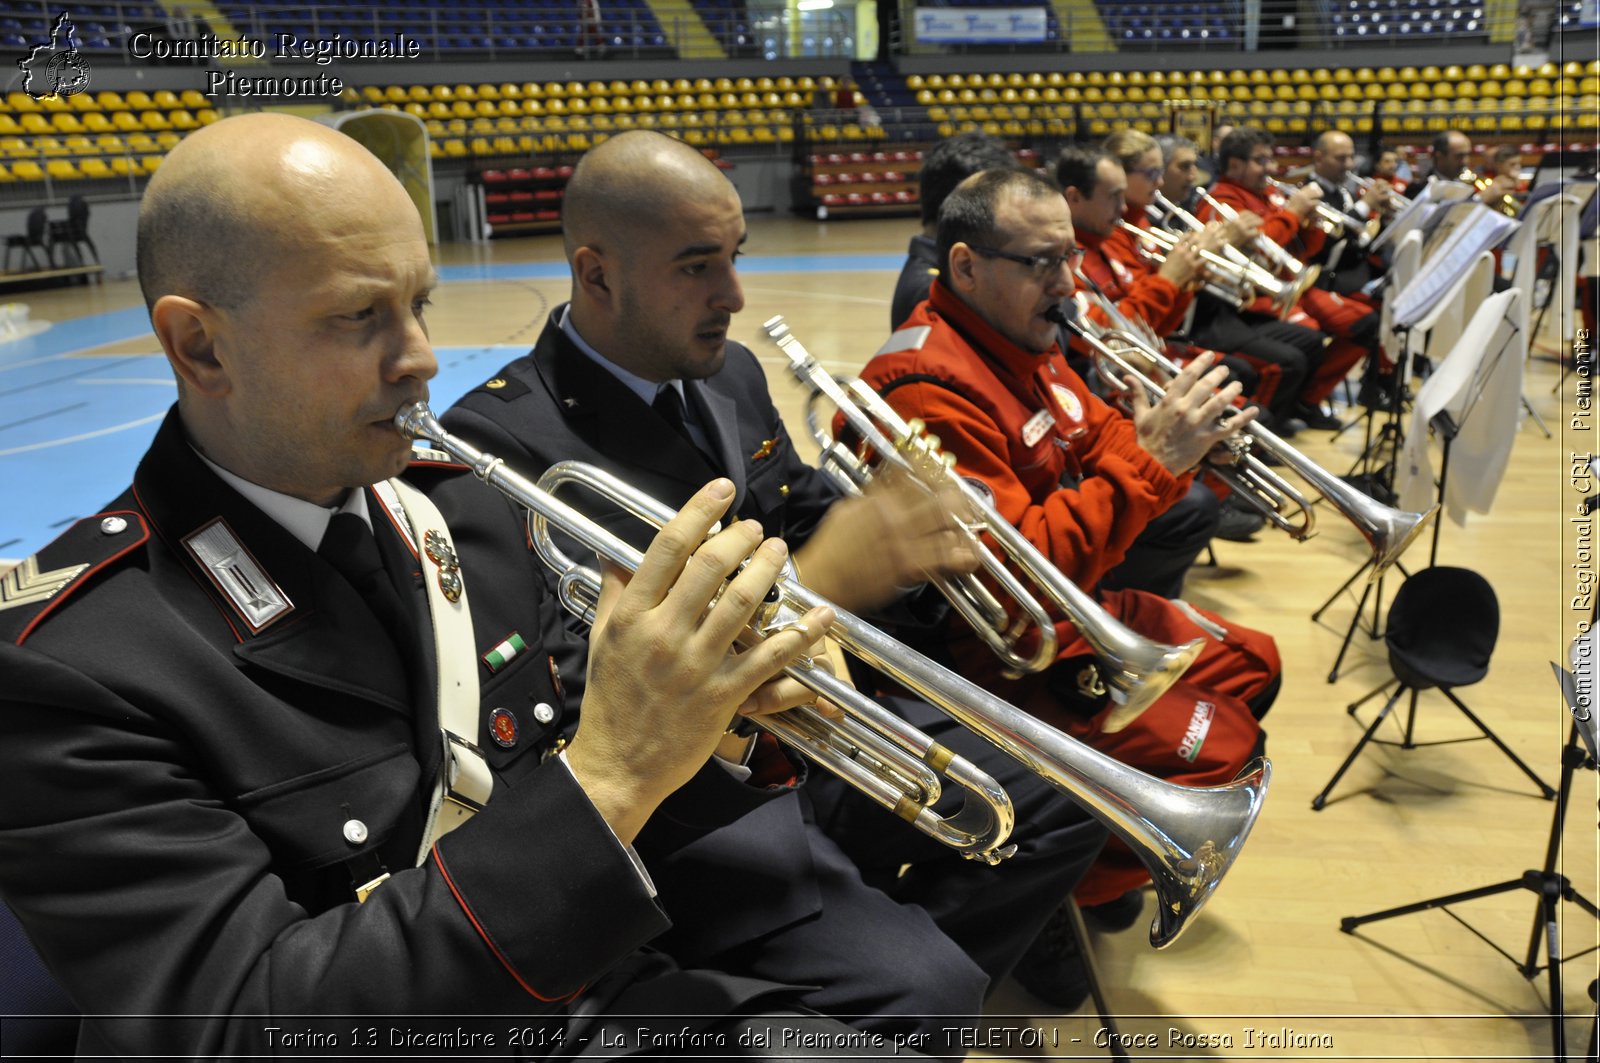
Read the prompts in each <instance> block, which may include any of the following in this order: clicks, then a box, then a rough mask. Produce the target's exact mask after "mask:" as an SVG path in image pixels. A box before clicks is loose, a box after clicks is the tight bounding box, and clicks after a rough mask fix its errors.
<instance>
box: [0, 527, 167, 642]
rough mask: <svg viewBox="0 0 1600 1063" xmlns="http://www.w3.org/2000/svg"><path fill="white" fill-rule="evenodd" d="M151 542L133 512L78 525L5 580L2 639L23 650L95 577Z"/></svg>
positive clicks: (1, 586) (0, 599)
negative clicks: (52, 615) (55, 611)
mask: <svg viewBox="0 0 1600 1063" xmlns="http://www.w3.org/2000/svg"><path fill="white" fill-rule="evenodd" d="M149 539H150V526H149V525H148V524H146V523H145V520H144V517H142V516H140V515H139V514H138V513H136V512H134V511H132V510H125V509H120V510H114V511H111V512H107V513H98V514H96V515H94V516H92V517H84V518H83V519H82V520H80V521H78V522H77V523H75V524H74V525H73V526H72V527H70V528H68V529H67V530H66V532H64V533H63V534H62V535H61V536H60V537H58V538H57V539H56V540H55V542H53V543H51V544H50V545H49V546H46V547H45V548H44V549H43V550H40V551H39V552H38V553H36V554H34V555H33V556H32V557H28V558H24V559H23V560H22V562H21V563H20V564H19V565H17V567H15V568H13V569H12V570H11V571H10V572H7V573H6V574H5V575H4V576H0V639H4V640H6V641H7V642H14V643H16V644H18V645H21V644H22V642H23V640H24V639H26V638H27V637H28V636H29V635H31V634H32V633H33V632H34V630H35V629H37V628H38V626H39V624H40V623H42V622H43V621H44V618H45V617H46V616H48V615H50V612H51V610H53V609H55V608H57V607H58V606H60V605H61V603H62V602H64V601H66V600H67V598H68V597H69V596H71V595H72V594H73V593H74V592H76V591H77V590H78V589H79V588H81V587H83V586H84V585H85V584H87V583H88V582H89V581H90V578H91V577H92V576H93V575H94V574H95V573H96V572H99V571H100V570H101V569H103V568H105V567H106V566H107V565H110V564H112V563H113V562H115V561H116V560H117V559H118V558H120V557H122V556H123V555H125V554H127V553H128V552H129V551H132V550H136V549H138V548H139V547H141V546H143V545H144V544H145V543H146V542H148V541H149Z"/></svg>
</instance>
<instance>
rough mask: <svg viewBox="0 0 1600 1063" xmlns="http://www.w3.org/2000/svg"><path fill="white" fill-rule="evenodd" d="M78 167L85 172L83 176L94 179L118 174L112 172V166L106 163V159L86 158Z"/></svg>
mask: <svg viewBox="0 0 1600 1063" xmlns="http://www.w3.org/2000/svg"><path fill="white" fill-rule="evenodd" d="M78 168H79V169H80V170H81V171H82V172H83V176H85V177H87V178H90V179H93V180H98V179H100V178H102V177H114V176H116V175H115V174H113V173H112V172H111V167H109V166H107V165H106V161H105V160H104V159H84V160H83V162H81V163H79V164H78Z"/></svg>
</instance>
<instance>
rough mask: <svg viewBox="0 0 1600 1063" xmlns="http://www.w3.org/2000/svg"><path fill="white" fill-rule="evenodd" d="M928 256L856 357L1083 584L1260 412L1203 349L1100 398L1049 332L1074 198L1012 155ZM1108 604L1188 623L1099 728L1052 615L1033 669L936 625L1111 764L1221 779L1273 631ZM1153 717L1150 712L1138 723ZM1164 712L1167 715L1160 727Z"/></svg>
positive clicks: (1268, 656) (1241, 756) (1062, 629)
mask: <svg viewBox="0 0 1600 1063" xmlns="http://www.w3.org/2000/svg"><path fill="white" fill-rule="evenodd" d="M938 246H939V252H940V254H941V256H942V258H943V262H944V265H943V267H942V269H941V271H940V273H939V276H938V277H937V278H935V279H934V282H933V285H932V287H931V289H930V291H929V295H928V299H927V300H926V301H925V302H923V303H922V304H921V305H919V306H918V307H917V309H916V310H915V311H914V312H913V313H912V314H911V316H910V317H909V318H908V319H907V320H906V321H905V323H904V324H902V325H901V326H900V328H899V329H898V330H896V332H895V333H894V334H893V335H892V336H891V337H890V338H889V341H888V342H887V343H886V344H884V346H883V347H882V348H881V349H880V350H879V352H878V353H877V354H876V355H874V356H873V358H872V359H871V361H869V362H868V363H867V365H866V367H865V369H863V370H862V374H861V375H862V379H863V380H865V381H866V382H867V383H868V384H870V385H871V386H872V387H873V388H874V389H876V390H877V391H878V392H879V393H880V394H881V395H882V396H883V397H884V399H885V400H886V401H887V402H888V403H889V404H890V405H891V406H893V407H894V408H895V409H896V410H897V411H898V412H899V413H900V414H901V416H903V417H906V418H912V417H916V418H920V419H921V420H922V421H923V422H924V423H925V424H927V426H928V430H929V431H930V432H931V433H933V434H935V435H937V436H938V437H939V438H940V440H942V441H943V449H944V451H945V453H947V454H950V455H953V456H954V458H955V460H956V464H955V469H956V471H957V472H958V473H959V474H961V475H962V476H964V477H966V479H967V480H968V482H969V483H972V484H973V485H974V486H977V487H979V488H980V490H982V491H983V492H984V493H986V494H987V495H988V496H989V497H990V499H991V500H992V502H993V504H994V507H995V509H996V510H997V511H998V512H999V515H1000V516H1001V517H1002V518H1004V519H1005V520H1006V521H1008V522H1009V523H1011V524H1012V525H1014V526H1015V527H1016V528H1017V529H1018V530H1019V531H1021V532H1022V533H1023V535H1025V536H1026V537H1027V538H1028V540H1029V541H1030V542H1031V543H1033V545H1034V546H1036V547H1038V548H1039V549H1040V551H1042V552H1043V553H1044V554H1045V556H1046V557H1048V558H1049V560H1050V561H1051V562H1052V563H1053V564H1054V565H1055V566H1056V567H1057V568H1059V569H1060V570H1061V571H1062V572H1063V573H1064V574H1065V575H1066V576H1067V577H1068V578H1069V579H1072V580H1073V581H1074V582H1076V583H1077V584H1078V585H1079V586H1081V587H1083V588H1085V589H1088V590H1093V589H1094V588H1095V587H1096V585H1097V584H1099V583H1100V581H1101V579H1102V577H1104V576H1105V574H1106V573H1107V572H1108V571H1109V570H1110V569H1111V568H1112V567H1113V566H1115V565H1116V564H1117V563H1118V562H1120V561H1121V560H1122V559H1123V558H1124V557H1125V556H1126V554H1127V552H1128V548H1129V546H1130V545H1131V544H1132V543H1133V541H1134V539H1135V538H1137V537H1138V535H1139V534H1140V533H1141V532H1142V531H1143V530H1144V529H1145V527H1146V526H1147V525H1148V524H1149V523H1150V522H1151V521H1152V520H1153V519H1154V518H1155V517H1157V516H1158V515H1159V514H1161V513H1162V512H1163V511H1164V510H1166V509H1167V508H1168V507H1169V506H1171V505H1173V504H1174V503H1175V502H1177V501H1178V500H1180V499H1181V498H1183V497H1184V494H1185V493H1186V492H1187V490H1188V488H1189V485H1190V483H1191V481H1192V479H1193V474H1194V470H1195V469H1196V468H1197V467H1198V466H1199V465H1200V463H1201V462H1202V461H1204V460H1205V459H1206V456H1207V455H1208V454H1209V453H1210V452H1211V451H1212V449H1213V448H1214V447H1216V446H1217V445H1218V444H1220V443H1222V442H1223V441H1225V440H1226V439H1228V438H1229V437H1230V436H1232V435H1234V434H1235V433H1236V432H1237V431H1238V430H1239V429H1240V428H1242V427H1243V426H1244V425H1245V424H1246V423H1248V422H1250V421H1251V420H1253V419H1254V418H1255V416H1256V414H1255V411H1254V410H1249V411H1245V412H1241V413H1238V414H1236V415H1234V416H1232V418H1231V419H1230V420H1229V421H1228V422H1227V423H1226V424H1224V423H1223V422H1222V420H1221V418H1222V412H1223V411H1224V410H1225V409H1228V408H1229V407H1230V405H1231V403H1232V402H1233V400H1234V399H1235V398H1236V397H1237V396H1238V394H1239V386H1238V385H1237V384H1228V385H1226V386H1224V384H1223V381H1224V378H1225V377H1226V375H1227V374H1226V370H1224V369H1222V368H1220V367H1216V366H1215V365H1214V361H1213V356H1212V355H1210V354H1207V355H1204V356H1202V357H1200V358H1197V359H1196V360H1195V361H1194V362H1193V363H1191V364H1190V365H1189V366H1188V367H1186V368H1185V369H1184V370H1183V371H1182V372H1181V373H1180V374H1179V375H1178V376H1177V377H1176V378H1174V380H1173V381H1172V382H1171V384H1170V385H1169V386H1168V387H1167V389H1166V391H1165V393H1164V394H1163V395H1162V396H1161V398H1160V399H1159V401H1156V402H1154V403H1152V402H1151V401H1149V400H1148V399H1146V397H1145V396H1144V395H1143V394H1142V393H1141V392H1139V391H1137V390H1136V391H1135V392H1134V395H1135V397H1134V399H1133V414H1132V417H1131V418H1129V417H1124V416H1122V415H1121V414H1119V413H1117V412H1116V411H1115V410H1113V409H1111V407H1109V406H1108V405H1107V404H1106V403H1104V402H1102V401H1101V400H1100V399H1099V398H1097V397H1096V396H1095V395H1094V394H1093V393H1091V392H1090V391H1089V389H1088V387H1087V386H1086V385H1085V383H1084V381H1083V379H1082V378H1081V377H1080V376H1079V375H1078V374H1077V373H1075V372H1074V371H1073V370H1072V369H1071V368H1070V367H1069V366H1068V365H1067V362H1066V359H1065V358H1064V357H1063V355H1062V352H1061V348H1060V347H1059V346H1058V345H1057V342H1056V336H1057V333H1056V325H1057V321H1058V320H1059V314H1060V311H1059V306H1060V304H1061V302H1062V300H1064V299H1066V298H1068V297H1070V296H1071V295H1072V293H1073V279H1072V273H1071V270H1070V269H1069V266H1070V264H1071V262H1072V260H1073V259H1074V258H1076V257H1077V255H1078V245H1077V240H1076V235H1075V232H1074V229H1073V224H1072V215H1071V213H1070V211H1069V209H1068V207H1067V204H1066V201H1065V200H1064V199H1063V198H1062V196H1061V194H1060V192H1058V191H1057V190H1056V188H1055V186H1054V185H1053V184H1051V183H1050V182H1049V181H1047V180H1045V179H1044V178H1042V177H1040V176H1038V175H1037V174H1034V173H1031V172H1028V171H997V170H990V171H986V172H984V173H981V174H978V175H976V176H974V177H971V178H969V179H968V180H967V181H965V182H963V183H962V184H961V186H960V187H958V188H957V189H956V190H955V192H954V193H952V194H951V196H950V197H949V198H948V199H946V200H945V203H944V206H943V207H942V208H941V209H940V212H939V229H938ZM1099 598H1100V601H1101V603H1102V604H1103V605H1104V606H1105V608H1106V609H1107V610H1108V611H1110V612H1111V613H1113V614H1114V615H1116V616H1118V617H1119V618H1120V619H1122V620H1123V621H1125V622H1127V623H1129V624H1130V626H1132V627H1133V628H1134V629H1135V630H1138V631H1140V632H1141V633H1143V634H1145V635H1147V636H1149V637H1151V638H1155V639H1159V640H1161V641H1163V642H1168V643H1177V642H1186V641H1188V640H1190V639H1194V638H1203V639H1204V640H1205V648H1204V650H1203V651H1202V653H1201V655H1200V657H1199V658H1198V659H1197V660H1196V662H1195V663H1194V664H1193V665H1191V667H1190V669H1189V671H1188V672H1187V673H1186V674H1185V676H1184V678H1183V679H1182V680H1180V681H1179V682H1178V683H1177V684H1175V685H1174V686H1173V687H1172V688H1171V689H1170V690H1169V691H1168V692H1167V693H1166V694H1165V695H1163V696H1162V697H1161V698H1160V699H1158V700H1157V702H1156V703H1155V705H1153V706H1151V707H1150V708H1149V709H1147V710H1145V713H1144V714H1143V715H1142V716H1141V717H1140V718H1139V721H1137V722H1136V725H1135V726H1130V727H1129V728H1127V729H1126V730H1123V731H1119V732H1117V733H1115V734H1108V733H1106V732H1105V731H1104V730H1103V729H1102V724H1103V723H1104V720H1105V714H1106V712H1107V710H1108V708H1109V704H1110V702H1109V699H1108V697H1107V694H1106V689H1105V686H1104V684H1103V682H1102V681H1101V679H1100V677H1099V675H1098V671H1097V667H1096V665H1095V663H1094V658H1093V654H1092V652H1091V651H1090V650H1089V648H1088V646H1087V644H1086V643H1085V642H1084V640H1083V639H1082V638H1081V636H1080V635H1079V634H1078V632H1077V630H1076V629H1075V628H1073V627H1072V625H1071V624H1070V623H1069V622H1068V621H1066V620H1065V619H1062V620H1061V621H1060V622H1059V623H1058V624H1057V635H1058V637H1059V639H1060V644H1061V646H1062V649H1061V651H1060V652H1059V654H1058V655H1057V658H1056V662H1055V664H1054V665H1053V666H1052V667H1050V668H1047V669H1046V670H1045V671H1044V672H1043V673H1040V674H1035V675H1030V676H1025V677H1023V678H1021V679H1012V678H1008V677H1006V676H1004V675H1003V673H1002V669H1001V667H1000V665H999V662H998V661H996V659H995V658H994V657H993V655H992V654H990V653H989V652H988V651H987V649H986V648H985V647H984V646H983V645H982V643H981V642H979V641H978V639H977V638H976V637H975V636H972V635H970V634H968V633H965V632H963V631H961V630H959V629H957V628H955V627H952V628H951V629H950V630H949V632H948V633H947V634H948V643H947V648H946V652H947V653H948V655H949V656H950V658H951V659H952V662H953V663H954V665H955V667H956V668H957V669H958V670H959V671H961V673H962V674H963V675H968V676H972V677H975V678H977V679H978V681H980V682H982V683H983V684H984V685H985V686H987V687H988V688H989V689H991V690H993V691H995V692H996V693H998V694H1000V695H1001V696H1003V697H1006V698H1007V699H1008V700H1010V701H1011V702H1012V703H1013V704H1015V705H1018V706H1020V707H1022V708H1024V709H1026V710H1028V711H1030V712H1032V713H1034V714H1035V715H1037V716H1039V717H1040V718H1042V719H1045V720H1047V721H1049V722H1050V723H1052V724H1055V725H1057V726H1059V727H1063V728H1065V729H1067V730H1068V731H1069V732H1070V733H1073V734H1076V735H1078V736H1079V737H1081V738H1083V739H1084V740H1085V741H1089V742H1091V743H1092V744H1094V745H1095V746H1096V747H1097V748H1100V749H1102V750H1103V751H1104V752H1107V753H1109V754H1110V755H1112V756H1115V757H1117V758H1118V759H1120V760H1123V761H1125V762H1126V763H1129V764H1133V765H1135V766H1137V767H1140V768H1142V769H1143V770H1146V771H1152V772H1155V773H1158V774H1161V775H1163V776H1173V777H1175V776H1180V775H1181V776H1182V777H1183V781H1185V782H1191V783H1204V782H1225V781H1227V780H1229V779H1231V778H1232V777H1233V775H1234V773H1235V772H1236V770H1237V768H1238V767H1239V765H1240V764H1242V763H1243V762H1244V761H1245V760H1246V759H1247V758H1248V756H1249V755H1250V753H1251V752H1252V749H1253V747H1255V746H1256V745H1257V743H1258V742H1259V741H1260V739H1261V734H1260V729H1259V725H1258V723H1257V720H1259V718H1260V717H1261V715H1262V714H1264V713H1265V712H1266V710H1267V707H1268V706H1269V705H1270V704H1271V701H1272V698H1273V697H1274V696H1275V694H1276V692H1277V687H1278V673H1279V664H1278V655H1277V650H1276V647H1275V646H1274V645H1273V642H1272V639H1271V638H1270V637H1269V636H1267V635H1265V634H1262V633H1260V632H1254V631H1248V630H1245V629H1243V628H1240V627H1238V626H1237V625H1233V624H1230V623H1225V622H1223V621H1222V620H1221V619H1220V618H1218V617H1216V616H1215V615H1214V614H1208V613H1205V612H1203V611H1202V610H1198V609H1195V608H1194V607H1192V606H1190V605H1188V604H1187V603H1183V602H1174V601H1169V600H1167V599H1165V598H1162V597H1158V596H1156V595H1153V594H1147V593H1144V592H1142V591H1131V590H1123V591H1111V592H1101V593H1100V594H1099ZM1147 718H1148V719H1149V720H1151V721H1152V722H1153V723H1154V724H1155V725H1154V726H1148V727H1147V726H1144V725H1143V721H1145V720H1146V719H1147ZM1163 725H1164V726H1163ZM1189 726H1193V727H1195V728H1197V729H1198V731H1199V732H1201V733H1202V734H1203V737H1202V741H1201V742H1200V744H1199V745H1198V746H1197V747H1194V748H1193V750H1192V751H1193V752H1194V754H1195V759H1194V760H1189V759H1187V757H1183V758H1177V757H1174V756H1173V754H1172V749H1173V748H1176V747H1177V746H1179V745H1180V744H1181V737H1182V735H1183V734H1184V732H1185V729H1186V728H1187V727H1189ZM1091 879H1094V880H1095V889H1096V891H1097V892H1096V893H1095V894H1094V895H1093V896H1086V895H1085V894H1084V893H1083V887H1080V892H1079V894H1078V897H1079V900H1080V902H1082V903H1087V904H1098V903H1104V902H1109V901H1111V900H1113V899H1115V898H1118V897H1122V896H1125V895H1126V891H1129V890H1133V889H1136V888H1137V887H1138V886H1139V885H1140V884H1141V883H1142V882H1143V881H1144V880H1145V875H1144V872H1143V869H1142V868H1141V867H1139V866H1138V865H1137V863H1136V862H1135V861H1134V859H1133V857H1132V855H1131V854H1130V853H1128V852H1127V851H1126V850H1123V849H1120V848H1119V847H1118V843H1117V842H1116V841H1115V840H1114V839H1113V842H1112V843H1111V844H1110V845H1108V847H1107V850H1106V852H1105V854H1103V855H1102V857H1101V858H1100V860H1099V861H1097V863H1096V866H1095V868H1094V869H1093V870H1091V872H1090V875H1089V877H1088V878H1086V880H1085V882H1086V883H1088V882H1089V881H1090V880H1091Z"/></svg>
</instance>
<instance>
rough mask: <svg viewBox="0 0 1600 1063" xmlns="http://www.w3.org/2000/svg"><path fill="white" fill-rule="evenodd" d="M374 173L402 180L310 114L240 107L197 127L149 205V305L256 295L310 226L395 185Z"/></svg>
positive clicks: (142, 238) (144, 261)
mask: <svg viewBox="0 0 1600 1063" xmlns="http://www.w3.org/2000/svg"><path fill="white" fill-rule="evenodd" d="M373 181H382V182H383V185H389V186H393V185H394V184H395V182H394V178H393V176H392V175H391V174H390V173H389V171H388V169H387V168H386V167H385V166H384V165H383V163H381V162H379V161H378V159H377V157H376V156H374V155H373V154H372V153H371V152H369V151H368V150H367V149H366V148H364V147H362V146H361V145H360V144H358V143H357V142H356V141H354V140H352V139H350V138H349V137H347V136H345V135H344V134H342V133H339V132H337V131H335V130H333V129H330V128H329V127H327V126H324V125H321V124H319V123H316V122H311V121H308V120H306V119H304V118H296V117H293V116H290V115H284V114H267V113H262V114H249V115H240V116H237V117H234V118H229V119H226V120H224V121H221V122H217V123H215V124H213V125H209V126H206V127H205V128H204V129H201V130H199V131H197V132H195V133H192V134H190V135H189V136H187V137H185V138H184V139H183V141H182V142H180V143H179V144H178V146H177V147H175V148H173V149H172V151H171V153H170V154H168V155H167V157H166V159H165V160H164V161H163V162H162V164H161V169H160V170H158V171H157V172H156V174H155V176H154V177H152V178H151V179H150V184H149V186H148V187H147V188H146V189H145V193H144V198H143V200H142V202H141V203H140V205H139V236H138V269H139V287H140V290H141V291H142V292H143V293H144V300H145V306H146V307H151V308H153V307H154V305H155V302H156V300H157V299H160V298H161V297H162V296H164V295H181V296H184V297H186V298H190V299H195V300H197V301H199V302H202V303H207V304H209V305H212V306H218V307H229V308H231V307H237V306H239V305H241V304H243V303H244V302H247V301H248V300H249V299H250V298H251V297H252V295H253V294H254V293H255V292H256V291H257V290H258V289H259V287H260V283H259V282H260V279H261V278H262V277H263V276H265V275H266V274H267V273H269V272H270V271H271V270H272V269H273V268H274V267H276V266H278V265H281V264H284V263H285V262H286V261H287V259H288V257H289V256H290V255H291V254H292V252H293V251H294V250H295V237H296V236H297V235H299V234H300V233H302V232H304V230H305V228H306V227H307V226H314V225H317V224H320V223H322V222H324V221H332V220H333V219H337V218H338V217H339V215H340V214H341V213H342V211H343V210H344V208H345V207H346V206H348V205H349V204H351V203H352V201H354V200H358V199H364V198H368V197H370V196H372V195H373V194H374V192H375V190H376V192H377V194H379V195H383V194H385V193H386V192H392V190H391V189H387V188H384V187H383V185H374V184H373V183H372V182H373ZM397 187H398V186H396V188H397Z"/></svg>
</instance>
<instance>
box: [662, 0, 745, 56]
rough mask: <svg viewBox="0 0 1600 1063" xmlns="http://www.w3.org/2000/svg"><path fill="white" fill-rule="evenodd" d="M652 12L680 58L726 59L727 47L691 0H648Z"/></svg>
mask: <svg viewBox="0 0 1600 1063" xmlns="http://www.w3.org/2000/svg"><path fill="white" fill-rule="evenodd" d="M645 3H647V4H648V5H649V7H650V12H651V14H653V15H655V17H656V21H657V22H659V23H661V28H662V30H664V31H665V32H666V35H667V42H668V43H669V44H671V45H672V47H673V48H675V49H677V52H678V55H679V56H680V57H681V58H684V59H688V58H691V57H692V58H695V59H726V58H728V52H727V49H725V48H724V47H723V46H722V42H721V41H719V40H717V38H716V37H714V36H713V35H712V33H711V31H710V30H708V29H707V28H706V24H705V21H704V20H703V19H702V18H701V17H700V13H699V12H698V11H696V10H695V9H694V7H693V6H692V5H691V4H690V3H689V0H645Z"/></svg>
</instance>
